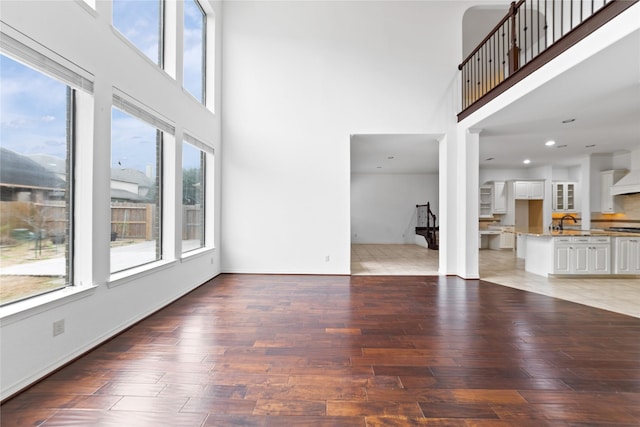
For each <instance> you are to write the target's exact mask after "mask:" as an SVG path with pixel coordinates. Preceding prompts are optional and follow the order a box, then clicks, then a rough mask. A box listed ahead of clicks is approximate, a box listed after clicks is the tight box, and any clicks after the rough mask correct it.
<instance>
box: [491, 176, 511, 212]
mask: <svg viewBox="0 0 640 427" xmlns="http://www.w3.org/2000/svg"><path fill="white" fill-rule="evenodd" d="M492 184H493V207H492V208H493V213H494V214H505V213H507V183H506V182H504V181H493V182H492Z"/></svg>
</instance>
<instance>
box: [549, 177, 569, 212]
mask: <svg viewBox="0 0 640 427" xmlns="http://www.w3.org/2000/svg"><path fill="white" fill-rule="evenodd" d="M552 188H553V207H552V209H553V210H554V211H564V210H565V209H566V208H565V205H564V194H565V193H564V184H562V183H554V184H553V185H552Z"/></svg>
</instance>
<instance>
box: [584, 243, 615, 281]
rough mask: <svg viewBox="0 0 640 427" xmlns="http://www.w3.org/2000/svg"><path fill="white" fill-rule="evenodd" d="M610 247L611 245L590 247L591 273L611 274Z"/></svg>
mask: <svg viewBox="0 0 640 427" xmlns="http://www.w3.org/2000/svg"><path fill="white" fill-rule="evenodd" d="M610 247H611V246H610V245H595V246H591V247H590V249H589V255H590V258H591V259H590V260H589V261H590V262H591V265H590V268H589V272H590V273H593V274H609V273H610V272H611V267H610V265H611V254H610V251H609V248H610Z"/></svg>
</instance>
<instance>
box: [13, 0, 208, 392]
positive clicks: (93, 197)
mask: <svg viewBox="0 0 640 427" xmlns="http://www.w3.org/2000/svg"><path fill="white" fill-rule="evenodd" d="M175 4H177V6H178V7H179V8H181V3H180V2H177V3H174V5H175ZM219 6H220V5H219V4H214V3H212V4H211V7H215V8H219ZM174 16H175V15H174ZM1 19H2V22H3V28H7V27H6V26H7V25H9V26H11V27H13V29H14V30H17V31H18V32H19V33H22V34H23V35H24V36H25V37H27V38H31V39H33V40H34V41H35V42H37V43H40V44H41V45H43V46H45V47H46V48H47V49H48V50H47V49H42V51H43V52H45V53H46V52H48V51H53V52H55V53H56V54H57V55H60V56H61V57H63V58H65V59H66V60H68V61H70V62H71V63H73V64H75V65H76V66H78V67H81V68H83V69H85V70H87V71H88V72H89V73H90V74H92V75H93V76H94V87H95V89H94V95H93V96H92V97H91V96H83V97H82V99H83V101H87V102H88V103H89V106H88V107H87V109H85V110H82V111H80V112H79V115H80V117H81V119H82V123H83V128H84V130H86V129H87V128H88V129H89V130H91V129H93V130H92V133H91V132H90V133H89V137H87V138H83V139H82V140H81V141H79V144H78V156H79V157H80V159H81V161H80V162H79V164H78V165H77V170H76V181H77V184H78V187H79V188H78V193H77V196H78V197H77V200H76V219H77V222H76V224H77V226H78V227H79V228H78V229H77V230H76V232H77V233H76V242H75V244H76V249H77V250H76V256H75V261H76V269H77V271H76V276H77V277H76V285H78V286H76V287H72V288H69V289H67V290H64V291H61V292H57V293H55V292H54V293H50V294H47V295H45V296H43V297H37V298H34V299H30V300H28V301H29V303H28V304H22V303H17V304H10V305H8V306H5V307H2V308H0V322H1V323H0V328H1V331H0V333H1V335H2V348H1V354H0V359H1V373H0V375H1V376H0V384H1V387H2V398H3V399H4V398H6V397H7V396H9V395H11V394H13V393H15V392H17V391H18V390H20V389H21V388H23V387H25V386H27V385H29V384H30V383H32V382H34V381H35V380H37V379H39V378H40V377H42V376H44V375H46V374H47V373H49V372H51V371H52V370H54V369H56V368H57V367H59V366H61V365H63V364H64V363H66V362H68V361H70V360H72V359H73V358H75V357H76V356H78V355H80V354H82V353H83V352H85V351H87V350H88V349H90V348H92V347H93V346H95V345H97V344H98V343H100V342H101V341H103V340H105V339H107V338H109V337H111V336H113V335H114V334H116V333H117V332H119V331H121V330H123V329H124V328H126V327H128V326H130V325H131V324H133V323H134V322H136V321H138V320H140V319H141V318H144V317H146V316H147V315H149V314H151V313H153V312H154V311H156V310H157V309H159V308H161V307H163V306H164V305H166V304H167V303H169V302H170V301H172V300H174V299H176V298H178V297H179V296H181V295H183V294H185V293H187V292H189V291H190V290H192V289H194V288H195V287H197V286H198V285H200V284H202V283H204V282H205V281H206V280H208V279H210V278H212V277H213V276H215V275H216V274H218V273H219V271H220V268H219V265H220V256H219V251H218V250H216V249H215V248H216V247H219V239H218V236H219V234H220V233H219V231H220V226H219V220H218V218H219V217H220V214H219V206H220V203H219V201H220V197H219V194H220V188H219V186H218V183H219V181H220V180H219V179H214V180H213V182H214V183H216V186H217V187H215V188H214V189H210V190H212V191H211V192H210V193H208V197H209V199H208V201H209V202H211V204H210V205H209V206H210V208H211V209H213V210H214V212H212V213H213V216H212V218H211V219H212V221H211V222H209V223H208V225H209V226H210V227H209V230H210V231H209V233H210V234H209V236H208V237H211V238H214V236H215V241H212V240H210V247H209V248H208V249H206V250H204V251H200V253H199V254H196V255H193V256H190V257H185V258H181V254H180V240H179V236H180V232H179V231H178V230H180V226H179V225H178V226H177V227H176V224H179V221H180V219H181V217H180V215H181V214H180V212H181V209H180V205H179V201H180V200H181V198H180V194H179V191H180V188H181V185H180V184H179V183H178V182H177V181H176V182H165V185H166V188H167V193H166V194H165V195H166V196H167V197H166V198H165V199H166V200H173V201H174V202H175V201H176V200H177V201H178V204H176V203H174V205H173V206H171V205H167V206H165V208H166V210H165V214H166V215H165V218H164V219H165V237H166V240H167V242H168V243H167V244H165V245H164V247H163V250H164V252H163V257H164V261H163V262H161V263H160V264H162V265H161V266H158V267H157V268H150V269H146V271H144V272H140V274H137V275H133V276H129V277H121V278H120V280H114V279H115V278H114V276H111V275H110V272H109V231H110V225H109V223H110V218H109V212H110V209H109V202H110V200H109V186H110V150H111V149H110V127H111V124H110V117H111V99H112V91H113V87H117V88H119V89H120V90H122V91H123V92H125V93H127V94H128V95H130V96H131V97H133V98H135V99H137V100H139V101H141V102H142V103H144V104H145V105H146V106H147V107H149V108H150V109H152V110H154V111H156V112H157V113H159V114H160V115H162V116H163V117H165V118H167V119H169V120H170V121H171V122H173V123H174V124H175V127H176V139H177V141H180V138H181V136H182V134H183V132H184V130H185V129H188V130H189V131H190V132H191V133H192V134H193V135H194V136H197V137H199V138H200V139H202V140H203V141H205V142H207V143H209V144H212V146H213V148H214V149H215V150H216V154H217V156H216V164H215V165H213V166H214V167H213V168H211V169H212V170H214V171H216V172H214V176H212V178H216V177H215V175H218V176H219V171H220V156H219V154H220V121H219V116H217V115H215V114H213V113H212V112H211V111H209V110H208V109H206V108H205V107H204V106H202V105H201V104H199V103H197V102H195V101H194V100H193V99H192V98H191V97H190V96H187V95H185V93H184V92H183V90H182V87H181V86H182V85H181V83H180V82H181V75H182V71H181V69H182V67H181V63H180V64H179V65H178V67H176V70H175V74H176V75H177V77H178V79H177V81H176V80H174V79H173V78H172V77H170V76H169V75H168V74H167V73H165V72H164V71H162V70H159V69H158V68H157V67H156V66H155V65H154V64H152V63H151V62H150V61H149V60H148V59H147V58H146V57H145V56H144V55H143V54H140V53H138V52H135V51H134V50H133V49H131V46H130V45H129V44H128V43H127V42H125V41H124V40H123V39H122V38H121V37H120V36H118V35H117V34H116V32H115V31H114V30H113V29H112V28H111V26H110V22H111V4H110V3H109V2H103V1H99V2H97V10H95V11H94V10H93V9H91V8H90V7H88V6H87V5H86V4H85V3H84V2H82V1H43V2H31V1H24V2H23V1H15V2H2V16H1ZM174 24H175V25H176V26H177V27H178V28H179V29H180V28H181V27H182V22H181V20H178V19H176V22H174ZM216 28H219V26H216ZM215 39H216V43H215V52H220V48H219V47H220V43H219V40H220V32H219V31H218V32H217V33H216V37H215ZM174 44H176V43H175V41H174ZM177 46H181V39H180V40H179V41H178V43H177ZM213 52H214V49H211V55H212V56H213ZM213 62H215V63H216V64H219V60H217V61H212V63H213ZM216 68H217V70H216V73H215V75H216V78H215V80H214V81H212V82H211V83H212V86H210V89H212V90H210V92H209V93H210V94H215V107H216V108H215V110H216V111H219V110H220V90H219V89H220V69H219V65H216ZM212 101H213V99H212ZM87 123H90V125H89V126H87ZM81 134H82V132H81ZM91 135H92V136H93V138H92V137H91ZM166 148H167V152H168V153H173V155H172V156H168V157H167V164H166V167H167V171H168V174H169V175H171V174H172V173H173V174H175V173H176V171H179V170H181V156H180V150H179V147H178V146H176V145H171V144H169V145H168V146H167V147H166ZM171 171H173V172H171ZM213 218H215V220H213ZM172 220H173V221H175V222H176V224H174V223H172V222H171V221H172ZM211 225H213V227H211ZM120 276H124V275H122V274H121V275H120ZM78 291H81V292H78ZM43 300H46V301H48V302H46V303H43V304H41V305H36V306H33V305H35V303H36V302H37V301H41V302H42V301H43ZM29 305H32V306H33V307H28V306H29ZM61 319H64V320H65V329H66V330H65V332H64V333H63V334H62V335H58V336H56V337H53V336H52V324H53V322H54V321H57V320H61Z"/></svg>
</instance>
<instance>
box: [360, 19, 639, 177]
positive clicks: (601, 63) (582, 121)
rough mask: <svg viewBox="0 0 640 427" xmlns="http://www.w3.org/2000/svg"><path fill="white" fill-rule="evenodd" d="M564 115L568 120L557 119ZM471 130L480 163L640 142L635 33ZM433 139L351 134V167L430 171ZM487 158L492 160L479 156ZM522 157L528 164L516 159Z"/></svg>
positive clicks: (571, 158) (561, 162)
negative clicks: (477, 144) (552, 143)
mask: <svg viewBox="0 0 640 427" xmlns="http://www.w3.org/2000/svg"><path fill="white" fill-rule="evenodd" d="M566 119H575V121H574V122H572V123H567V124H563V123H562V121H563V120H566ZM478 128H479V129H482V131H481V133H480V168H507V169H514V168H520V167H521V168H527V167H529V168H530V167H536V166H542V165H554V166H572V165H577V164H579V161H580V159H581V158H583V157H584V156H585V155H588V154H590V153H613V152H624V151H630V150H632V149H634V148H638V147H640V31H636V32H634V33H633V34H631V35H630V36H627V37H626V38H624V39H622V40H620V41H619V42H617V43H615V44H614V45H612V46H610V47H608V48H606V49H605V50H603V51H601V52H599V53H597V54H596V55H594V56H592V57H591V58H589V59H588V60H586V61H584V62H583V63H581V64H579V65H578V66H576V67H574V68H572V69H571V70H569V71H567V72H565V73H564V74H562V75H560V76H558V77H556V78H554V79H553V80H552V81H550V82H549V83H547V84H546V85H544V86H542V87H540V88H539V89H537V90H535V91H534V92H532V93H530V94H528V95H526V96H523V97H522V98H520V99H519V100H518V101H516V102H515V103H513V104H512V105H510V106H509V107H508V108H507V109H504V110H503V111H500V112H498V113H496V114H494V115H492V116H491V117H488V118H487V119H485V120H484V121H482V122H481V123H479V125H478ZM439 137H440V135H354V136H352V144H351V168H352V172H359V173H362V172H367V173H435V172H437V170H438V144H437V139H438V138H439ZM549 139H553V140H555V141H556V145H555V146H554V147H547V146H545V145H544V143H545V142H546V141H547V140H549ZM563 145H565V147H559V146H563ZM590 146H591V147H590ZM389 156H393V157H394V159H387V157H389ZM490 157H492V158H493V160H490V161H488V160H485V159H487V158H490ZM524 159H530V160H531V163H530V164H529V165H524V164H523V163H522V161H523V160H524ZM378 166H381V168H378Z"/></svg>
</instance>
